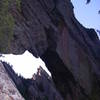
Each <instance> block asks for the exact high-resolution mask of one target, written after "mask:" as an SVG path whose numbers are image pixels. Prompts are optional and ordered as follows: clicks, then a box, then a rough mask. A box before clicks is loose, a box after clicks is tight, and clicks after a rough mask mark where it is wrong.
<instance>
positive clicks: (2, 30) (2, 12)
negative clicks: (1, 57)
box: [0, 0, 21, 52]
mask: <svg viewBox="0 0 100 100" xmlns="http://www.w3.org/2000/svg"><path fill="white" fill-rule="evenodd" d="M20 2H21V0H16V7H17V9H18V10H20ZM12 3H14V2H13V0H0V52H5V51H6V50H7V49H8V48H9V47H10V42H11V39H12V37H13V28H14V18H13V16H12V15H11V13H10V12H9V11H10V9H11V5H12Z"/></svg>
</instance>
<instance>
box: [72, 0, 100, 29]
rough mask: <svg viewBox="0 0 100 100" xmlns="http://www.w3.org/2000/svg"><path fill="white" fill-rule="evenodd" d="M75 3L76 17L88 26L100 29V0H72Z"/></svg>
mask: <svg viewBox="0 0 100 100" xmlns="http://www.w3.org/2000/svg"><path fill="white" fill-rule="evenodd" d="M71 1H72V3H73V5H74V13H75V17H76V18H77V19H78V21H79V22H80V23H81V24H82V25H83V26H85V27H87V28H94V29H99V30H100V14H98V11H99V10H100V0H91V2H90V3H89V4H86V0H71Z"/></svg>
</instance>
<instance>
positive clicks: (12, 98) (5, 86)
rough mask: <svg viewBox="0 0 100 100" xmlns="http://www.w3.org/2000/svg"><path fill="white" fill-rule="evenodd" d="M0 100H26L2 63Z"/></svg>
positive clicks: (0, 65) (0, 67)
mask: <svg viewBox="0 0 100 100" xmlns="http://www.w3.org/2000/svg"><path fill="white" fill-rule="evenodd" d="M0 100H24V98H23V97H22V96H21V95H20V93H19V91H18V90H17V88H16V86H15V83H14V82H13V81H12V79H11V78H10V77H9V75H8V74H7V72H6V69H5V67H4V66H3V64H2V63H1V62H0Z"/></svg>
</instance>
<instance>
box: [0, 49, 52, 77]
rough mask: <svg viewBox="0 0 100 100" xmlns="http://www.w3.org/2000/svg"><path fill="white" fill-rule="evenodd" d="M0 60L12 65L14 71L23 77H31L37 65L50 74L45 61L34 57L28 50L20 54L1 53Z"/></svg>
mask: <svg viewBox="0 0 100 100" xmlns="http://www.w3.org/2000/svg"><path fill="white" fill-rule="evenodd" d="M0 60H2V61H6V62H7V63H9V64H10V65H13V69H14V71H15V72H16V73H17V74H18V75H21V76H23V77H25V78H32V76H33V74H34V73H36V72H37V68H38V67H39V66H41V67H43V69H45V70H46V72H47V73H48V74H49V75H50V76H51V74H50V72H49V71H48V69H47V68H46V66H45V63H44V62H43V61H42V60H41V59H40V58H35V57H34V56H33V55H32V54H31V53H29V52H28V51H25V52H24V53H23V54H22V55H13V54H3V57H1V58H0Z"/></svg>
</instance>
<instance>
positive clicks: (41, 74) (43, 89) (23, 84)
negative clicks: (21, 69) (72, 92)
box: [3, 62, 63, 100]
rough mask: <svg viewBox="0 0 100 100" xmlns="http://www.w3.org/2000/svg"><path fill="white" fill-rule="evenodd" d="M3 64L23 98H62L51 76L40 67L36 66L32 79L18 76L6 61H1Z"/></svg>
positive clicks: (60, 99)
mask: <svg viewBox="0 0 100 100" xmlns="http://www.w3.org/2000/svg"><path fill="white" fill-rule="evenodd" d="M3 65H4V68H5V69H6V71H7V73H8V75H9V77H10V78H11V79H12V80H13V82H14V83H15V85H16V87H17V89H18V90H19V91H20V93H21V95H22V96H23V97H24V98H25V100H63V99H62V97H61V95H60V94H59V93H58V92H57V90H56V88H55V85H54V83H53V81H52V78H51V77H50V76H49V75H48V74H47V72H45V70H43V69H42V67H40V68H38V71H37V73H36V74H33V77H32V79H25V78H23V77H21V76H18V75H17V74H16V73H15V72H14V70H13V69H12V67H11V66H10V65H8V64H7V63H5V62H3ZM3 100H6V99H3ZM14 100H16V99H14ZM21 100H22V99H21Z"/></svg>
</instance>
